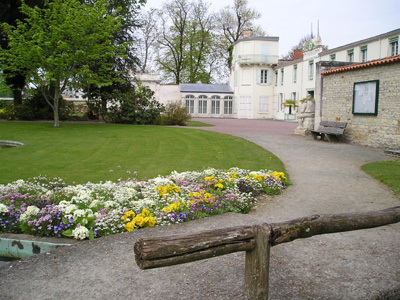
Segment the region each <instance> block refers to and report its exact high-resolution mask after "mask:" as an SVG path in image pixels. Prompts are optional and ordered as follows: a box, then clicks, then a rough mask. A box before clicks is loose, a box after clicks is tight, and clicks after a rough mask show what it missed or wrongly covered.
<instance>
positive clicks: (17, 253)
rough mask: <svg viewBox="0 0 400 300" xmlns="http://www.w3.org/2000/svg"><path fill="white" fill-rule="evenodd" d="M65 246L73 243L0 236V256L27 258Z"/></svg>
mask: <svg viewBox="0 0 400 300" xmlns="http://www.w3.org/2000/svg"><path fill="white" fill-rule="evenodd" d="M63 246H71V244H56V243H48V242H40V241H28V240H18V239H8V238H0V256H2V257H9V258H27V257H29V256H32V255H35V254H40V253H46V252H49V251H51V250H53V249H55V248H57V247H63Z"/></svg>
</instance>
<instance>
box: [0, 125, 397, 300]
mask: <svg viewBox="0 0 400 300" xmlns="http://www.w3.org/2000/svg"><path fill="white" fill-rule="evenodd" d="M200 121H205V122H208V123H212V124H215V125H216V126H215V127H204V128H202V129H204V130H211V131H217V132H222V133H227V134H231V135H236V136H239V137H242V138H245V139H247V140H250V141H252V142H254V143H256V144H259V145H261V146H262V147H264V148H266V149H268V150H270V151H271V152H273V153H274V154H276V155H277V156H278V157H279V158H280V159H281V160H282V161H283V162H284V164H285V166H286V168H287V171H288V172H289V173H290V178H291V181H292V183H293V184H292V185H291V186H290V187H289V188H288V189H287V190H286V191H285V192H284V194H283V195H281V196H277V197H274V198H273V200H272V201H265V202H263V203H260V204H259V205H258V207H257V209H255V210H254V211H252V212H251V213H250V214H249V215H237V214H233V213H230V214H225V215H222V216H217V217H212V218H207V219H203V220H197V221H193V222H189V223H185V224H179V225H176V226H170V227H168V228H151V229H145V230H140V231H137V232H132V233H125V234H120V235H116V236H112V237H107V238H101V239H97V240H93V241H86V242H84V243H79V244H77V245H74V246H71V247H68V248H61V249H58V250H56V251H54V252H51V253H49V254H43V255H37V256H34V257H30V258H28V259H26V260H23V261H16V262H12V263H7V264H2V265H0V299H125V298H129V299H142V298H147V299H199V300H200V299H230V300H234V299H243V294H242V292H243V287H244V253H235V254H230V255H226V256H222V257H217V258H213V259H209V260H205V261H200V262H194V263H189V264H185V265H179V266H173V267H168V268H160V269H154V270H146V271H141V270H139V268H138V267H137V266H136V264H135V262H134V256H133V245H134V242H135V241H136V239H137V238H139V237H141V236H160V235H167V234H181V233H189V232H191V233H196V232H199V231H200V230H210V229H213V228H223V227H230V226H233V225H242V224H243V225H244V224H252V223H257V222H266V221H267V222H269V221H273V222H277V221H285V220H289V219H293V218H296V217H302V216H307V215H311V214H315V213H343V212H355V211H368V210H375V209H383V208H387V207H391V206H396V205H399V199H398V198H397V197H395V196H394V195H393V193H392V192H391V191H389V190H388V189H387V188H386V187H385V186H383V185H381V184H380V183H379V182H377V181H376V180H374V179H372V178H371V177H369V176H368V175H366V174H365V173H363V172H362V171H361V170H360V166H361V165H363V164H365V163H367V162H371V161H377V160H384V159H389V158H390V157H388V156H385V155H384V154H383V151H380V150H374V149H369V148H365V147H359V146H355V145H348V144H343V143H327V142H323V141H315V140H313V139H312V138H309V137H301V136H296V135H294V134H293V129H294V128H295V127H296V126H297V124H296V123H288V122H280V121H269V120H237V119H206V120H205V119H200ZM182 130H188V129H182ZM399 248H400V224H395V225H390V226H385V227H381V228H375V229H368V230H362V231H354V232H347V233H338V234H330V235H323V236H316V237H312V238H309V239H304V240H297V241H294V242H291V243H286V244H282V245H279V246H276V247H274V248H272V250H271V269H270V299H375V298H376V297H377V296H379V295H382V294H384V293H387V292H389V293H390V292H391V293H390V294H392V298H391V299H399V298H400V295H399V294H398V293H397V291H400V251H398V249H399ZM396 293H397V294H396ZM393 295H397V296H393ZM397 297H399V298H397Z"/></svg>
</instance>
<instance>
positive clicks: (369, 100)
mask: <svg viewBox="0 0 400 300" xmlns="http://www.w3.org/2000/svg"><path fill="white" fill-rule="evenodd" d="M378 95H379V80H371V81H363V82H355V83H354V90H353V114H355V115H375V116H376V115H377V114H378Z"/></svg>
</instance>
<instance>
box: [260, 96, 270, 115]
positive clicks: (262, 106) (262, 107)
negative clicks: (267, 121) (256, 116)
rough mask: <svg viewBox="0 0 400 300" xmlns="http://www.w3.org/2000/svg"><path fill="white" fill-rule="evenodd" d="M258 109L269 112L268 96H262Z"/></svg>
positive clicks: (261, 111)
mask: <svg viewBox="0 0 400 300" xmlns="http://www.w3.org/2000/svg"><path fill="white" fill-rule="evenodd" d="M258 110H259V112H260V113H266V112H268V96H260V98H259V108H258Z"/></svg>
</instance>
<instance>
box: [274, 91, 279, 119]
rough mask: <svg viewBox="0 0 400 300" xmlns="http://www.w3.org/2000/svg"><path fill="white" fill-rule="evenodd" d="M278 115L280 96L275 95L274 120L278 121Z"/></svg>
mask: <svg viewBox="0 0 400 300" xmlns="http://www.w3.org/2000/svg"><path fill="white" fill-rule="evenodd" d="M277 114H278V95H277V94H275V95H274V119H276V115H277Z"/></svg>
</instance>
